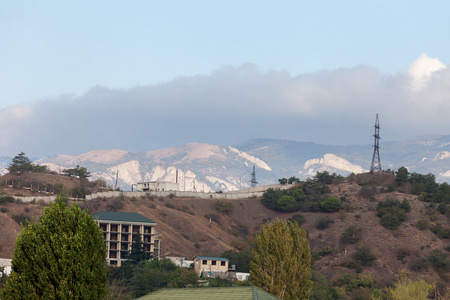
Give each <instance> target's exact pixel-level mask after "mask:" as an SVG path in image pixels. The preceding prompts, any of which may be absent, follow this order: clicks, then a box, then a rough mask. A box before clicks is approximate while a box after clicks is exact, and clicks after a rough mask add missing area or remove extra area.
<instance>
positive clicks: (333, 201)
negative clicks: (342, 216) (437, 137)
mask: <svg viewBox="0 0 450 300" xmlns="http://www.w3.org/2000/svg"><path fill="white" fill-rule="evenodd" d="M321 208H322V210H324V211H326V212H335V211H338V210H339V209H340V208H341V200H339V199H338V198H336V197H327V198H326V199H325V200H324V201H323V202H322V205H321Z"/></svg>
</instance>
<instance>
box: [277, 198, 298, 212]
mask: <svg viewBox="0 0 450 300" xmlns="http://www.w3.org/2000/svg"><path fill="white" fill-rule="evenodd" d="M296 208H297V201H295V199H294V197H292V196H283V197H281V198H280V199H278V201H277V209H278V210H279V211H282V212H289V211H294V210H295V209H296Z"/></svg>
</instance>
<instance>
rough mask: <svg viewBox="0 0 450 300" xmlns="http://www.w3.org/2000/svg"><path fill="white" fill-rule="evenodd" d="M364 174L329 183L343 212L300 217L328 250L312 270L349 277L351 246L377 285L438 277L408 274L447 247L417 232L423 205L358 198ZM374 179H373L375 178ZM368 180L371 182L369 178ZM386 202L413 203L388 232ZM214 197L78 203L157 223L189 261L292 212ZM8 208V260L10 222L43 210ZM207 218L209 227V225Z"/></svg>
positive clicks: (381, 181) (13, 228) (386, 179)
mask: <svg viewBox="0 0 450 300" xmlns="http://www.w3.org/2000/svg"><path fill="white" fill-rule="evenodd" d="M367 176H369V175H367V174H363V175H362V176H359V177H358V178H357V180H354V179H346V180H345V181H344V182H342V183H340V184H338V185H331V186H330V188H331V190H332V194H333V195H335V196H336V197H343V199H344V198H345V201H344V202H343V205H344V206H345V210H342V211H341V212H338V213H328V214H327V213H302V215H303V216H304V217H305V218H306V223H305V224H304V225H303V226H302V227H303V228H305V229H306V230H307V232H308V238H309V241H310V245H311V249H312V250H317V249H322V248H324V247H332V248H333V249H334V251H333V253H332V254H331V255H327V256H325V257H323V258H321V259H320V260H318V261H316V262H315V264H314V268H315V269H316V270H318V271H319V272H320V273H321V274H323V275H325V276H326V277H327V279H328V280H333V279H336V278H338V277H339V276H341V275H342V274H348V273H355V272H356V271H355V270H354V269H348V268H344V267H342V266H341V264H342V263H343V262H345V261H348V260H349V259H350V258H351V255H352V254H353V253H354V252H355V250H356V247H357V246H367V247H369V248H370V249H371V250H372V252H373V253H375V255H376V257H377V258H376V260H375V262H374V263H373V265H372V266H370V267H366V268H364V269H363V270H362V274H370V275H373V276H374V277H375V278H377V280H378V281H379V282H380V283H389V282H390V281H392V280H393V279H394V278H396V276H398V275H399V274H400V273H401V272H407V273H410V274H411V276H412V277H417V276H420V277H423V278H428V279H431V280H439V281H442V280H443V279H442V278H441V277H440V276H439V275H438V274H437V273H436V272H435V271H434V270H433V269H432V268H430V267H429V268H428V269H427V270H425V271H422V272H413V271H411V268H410V267H411V265H412V264H413V263H414V261H415V260H416V259H417V258H418V257H425V256H426V255H428V253H429V252H430V251H431V250H432V249H437V248H438V249H449V247H450V242H449V240H448V239H439V238H438V237H437V236H436V235H435V234H433V233H432V232H431V231H430V230H428V229H426V230H419V229H418V228H417V227H416V223H417V221H418V220H419V219H420V218H421V217H422V216H423V215H424V213H425V211H426V206H427V205H428V203H424V202H421V201H419V200H418V199H417V197H416V196H413V195H409V194H404V193H400V192H397V191H396V192H393V193H378V194H377V195H375V196H373V197H372V198H370V199H366V198H364V197H361V196H360V190H361V186H360V185H358V182H359V183H360V184H361V182H362V181H364V180H367V179H368V177H367ZM375 176H378V175H375ZM374 178H375V177H371V180H373V181H374V182H376V183H377V185H379V186H387V185H389V184H391V183H392V182H393V177H392V176H387V175H383V176H381V177H380V178H375V179H374ZM369 179H370V178H369ZM386 197H395V198H397V199H399V200H403V199H407V200H408V201H409V203H410V204H411V207H412V209H411V212H410V213H409V214H408V219H407V221H405V222H404V223H403V224H402V225H401V226H400V228H399V229H397V230H394V231H392V230H389V229H386V228H384V227H383V226H381V225H380V219H379V218H378V217H377V215H376V211H375V208H376V205H377V202H378V201H380V200H384V199H385V198H386ZM214 201H216V200H208V199H192V198H186V199H179V198H174V199H169V198H154V197H147V198H140V199H135V198H131V199H127V198H123V199H120V198H116V199H97V200H93V201H89V202H80V205H81V206H83V207H85V208H87V209H89V211H90V212H91V213H96V212H98V211H101V210H113V211H123V212H137V213H140V214H141V215H143V216H145V217H147V218H149V219H151V220H153V221H155V222H157V223H158V226H157V232H158V234H159V237H160V239H161V240H162V244H161V248H162V252H161V253H162V255H181V256H184V257H186V258H188V259H191V258H193V257H194V256H195V255H219V254H220V253H222V252H223V251H226V250H230V249H231V250H235V249H243V248H245V247H247V246H248V245H249V244H250V243H251V241H252V240H253V238H254V236H255V235H256V234H257V233H258V231H259V229H260V227H261V225H262V224H264V223H265V222H266V221H268V220H274V219H275V218H280V219H288V218H290V217H291V216H292V215H293V214H294V213H278V212H274V211H271V210H269V209H266V208H265V207H263V206H262V205H261V201H260V199H257V198H251V199H242V200H232V203H233V210H232V212H231V213H230V214H229V215H226V214H221V213H220V212H218V211H216V210H215V209H214V208H213V203H214ZM0 208H2V209H3V210H5V211H6V214H5V213H1V214H0V226H1V227H0V257H2V258H10V257H11V256H12V253H13V246H14V243H15V237H16V234H17V233H18V232H19V231H20V226H19V225H18V224H17V223H16V222H15V221H14V220H12V219H11V217H12V216H15V215H20V214H22V215H26V216H27V217H35V218H36V217H37V216H39V215H40V213H41V212H42V211H43V208H44V206H42V205H39V204H20V203H6V204H3V205H0ZM324 217H329V218H331V219H332V220H333V221H334V223H332V224H331V225H330V226H329V228H327V229H325V230H318V229H316V226H315V224H316V222H317V221H318V220H319V219H321V218H324ZM434 218H436V219H435V220H434V221H433V222H434V223H436V222H441V223H442V224H444V225H445V226H449V219H448V217H447V216H445V215H441V214H436V215H435V216H434ZM210 220H211V222H210ZM350 225H357V226H360V227H361V228H362V232H363V235H362V238H361V240H360V241H359V242H358V243H357V245H343V244H342V243H341V239H340V237H341V234H342V233H343V232H344V230H345V229H346V228H347V227H348V226H350ZM400 248H406V249H408V251H409V252H410V254H409V255H407V256H406V257H405V258H404V259H403V260H399V259H397V252H398V250H399V249H400Z"/></svg>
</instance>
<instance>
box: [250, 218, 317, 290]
mask: <svg viewBox="0 0 450 300" xmlns="http://www.w3.org/2000/svg"><path fill="white" fill-rule="evenodd" d="M250 280H251V281H252V282H253V284H255V285H256V286H257V287H259V288H261V289H263V290H265V291H267V292H269V293H271V294H272V295H275V296H277V297H279V298H281V299H309V295H310V293H311V288H312V282H311V254H310V250H309V244H308V240H307V239H306V232H305V230H303V229H301V228H300V227H299V226H298V225H297V224H295V223H292V222H286V221H284V220H276V221H275V222H273V223H266V224H265V225H264V226H263V227H262V228H261V232H260V233H259V235H258V236H257V237H256V240H255V246H254V248H253V251H252V261H251V263H250Z"/></svg>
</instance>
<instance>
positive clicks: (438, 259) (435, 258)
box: [428, 249, 450, 272]
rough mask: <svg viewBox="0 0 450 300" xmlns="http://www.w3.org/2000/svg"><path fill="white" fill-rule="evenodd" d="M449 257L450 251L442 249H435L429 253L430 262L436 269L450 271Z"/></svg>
mask: <svg viewBox="0 0 450 300" xmlns="http://www.w3.org/2000/svg"><path fill="white" fill-rule="evenodd" d="M447 257H448V253H446V252H444V251H442V250H441V249H434V250H431V251H430V253H429V254H428V262H429V263H430V265H431V266H433V268H434V269H435V270H436V271H438V272H439V271H441V272H448V271H450V261H449V259H448V258H447Z"/></svg>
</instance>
